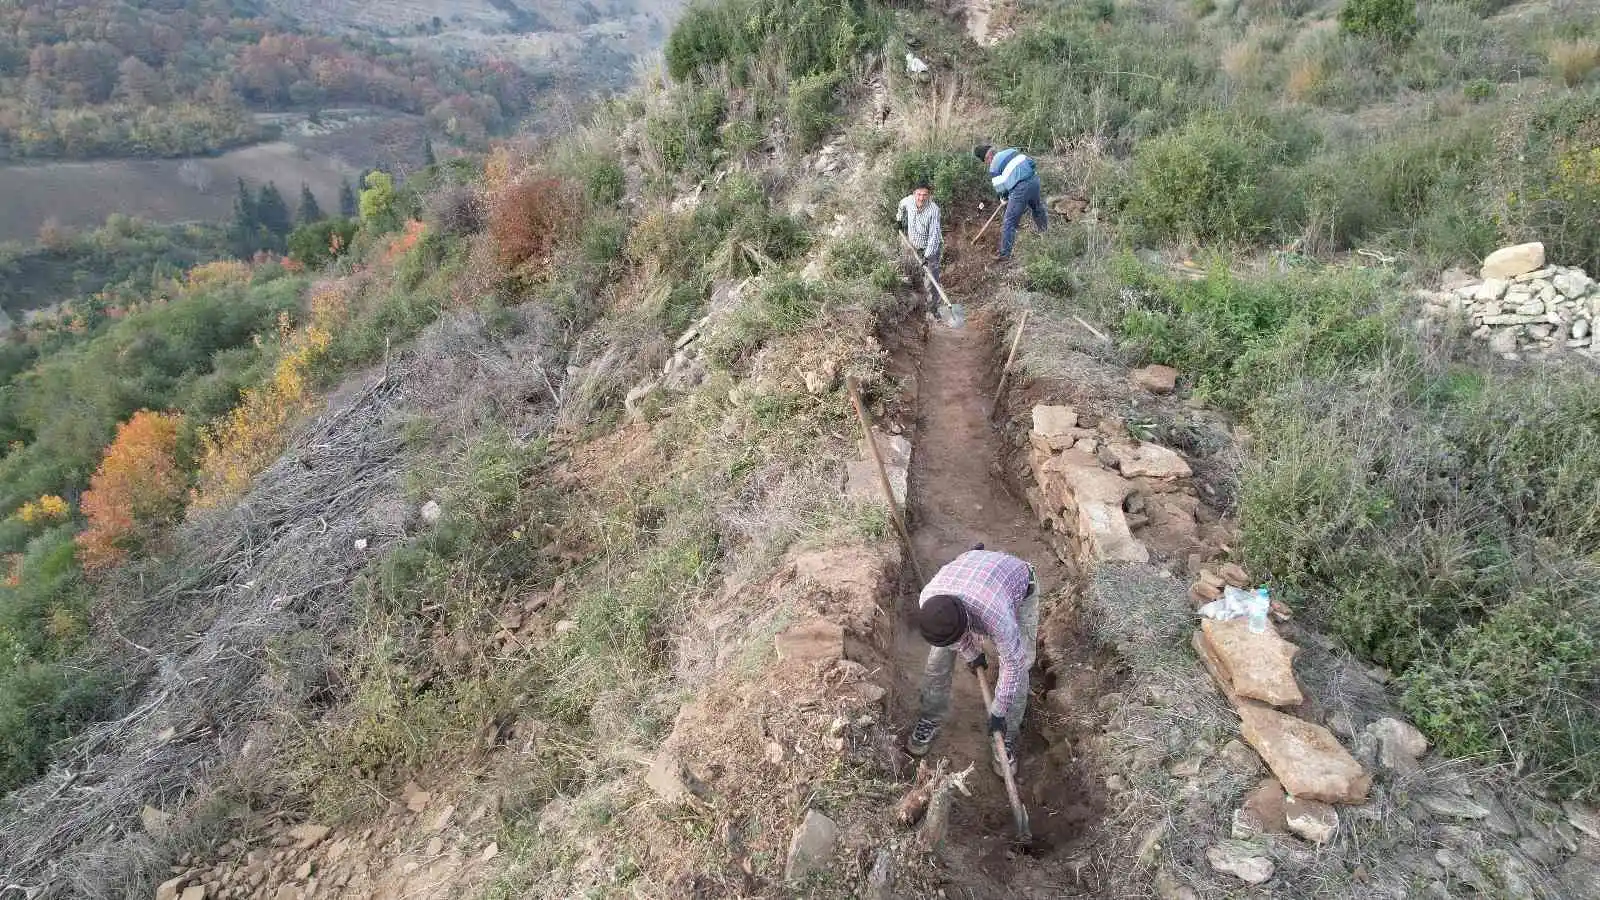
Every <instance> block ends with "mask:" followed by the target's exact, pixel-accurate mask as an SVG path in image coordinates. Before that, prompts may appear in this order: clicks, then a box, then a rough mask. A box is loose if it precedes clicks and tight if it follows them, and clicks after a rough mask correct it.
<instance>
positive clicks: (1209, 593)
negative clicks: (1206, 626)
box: [1189, 581, 1222, 606]
mask: <svg viewBox="0 0 1600 900" xmlns="http://www.w3.org/2000/svg"><path fill="white" fill-rule="evenodd" d="M1189 597H1190V599H1192V600H1194V602H1195V604H1196V605H1197V606H1204V605H1205V604H1207V603H1210V602H1211V601H1213V600H1217V599H1220V598H1221V597H1222V588H1219V587H1213V586H1212V585H1209V584H1206V583H1205V582H1203V581H1197V582H1195V583H1194V584H1191V585H1189Z"/></svg>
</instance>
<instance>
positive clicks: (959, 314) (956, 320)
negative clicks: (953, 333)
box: [895, 229, 967, 328]
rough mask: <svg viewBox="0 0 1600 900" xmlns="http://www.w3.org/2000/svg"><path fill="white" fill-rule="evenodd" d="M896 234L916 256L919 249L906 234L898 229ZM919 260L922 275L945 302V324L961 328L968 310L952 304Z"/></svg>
mask: <svg viewBox="0 0 1600 900" xmlns="http://www.w3.org/2000/svg"><path fill="white" fill-rule="evenodd" d="M895 233H896V234H898V235H900V242H901V243H902V244H905V245H906V249H907V250H910V251H911V255H912V256H916V254H917V248H916V247H913V246H911V239H910V238H908V237H906V233H905V232H904V231H900V230H898V229H896V231H895ZM918 260H919V261H918V263H917V264H918V265H919V266H921V267H922V274H924V275H926V276H928V283H929V284H931V285H933V289H934V290H935V291H937V292H938V294H939V299H940V300H941V301H943V305H944V315H943V316H942V318H943V319H944V323H945V324H946V325H949V326H950V327H951V328H960V327H961V326H962V325H964V324H965V323H966V321H967V313H966V309H965V308H963V307H961V306H959V305H957V304H954V303H951V302H950V297H949V296H948V295H946V294H945V292H944V285H942V284H940V283H939V279H937V278H935V277H933V272H931V271H929V269H928V266H927V264H926V263H923V262H921V261H920V257H919V258H918Z"/></svg>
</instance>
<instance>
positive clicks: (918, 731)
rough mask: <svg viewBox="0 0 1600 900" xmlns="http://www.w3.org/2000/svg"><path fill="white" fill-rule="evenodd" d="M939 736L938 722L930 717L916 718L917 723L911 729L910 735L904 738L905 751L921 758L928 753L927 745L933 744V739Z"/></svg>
mask: <svg viewBox="0 0 1600 900" xmlns="http://www.w3.org/2000/svg"><path fill="white" fill-rule="evenodd" d="M938 736H939V723H938V722H935V721H934V720H932V719H918V720H917V724H916V725H915V726H913V727H912V729H911V736H910V737H908V738H906V752H907V753H909V754H911V755H912V756H914V757H916V758H917V759H921V758H923V757H924V756H927V755H928V747H930V746H931V745H932V744H933V739H934V738H936V737H938Z"/></svg>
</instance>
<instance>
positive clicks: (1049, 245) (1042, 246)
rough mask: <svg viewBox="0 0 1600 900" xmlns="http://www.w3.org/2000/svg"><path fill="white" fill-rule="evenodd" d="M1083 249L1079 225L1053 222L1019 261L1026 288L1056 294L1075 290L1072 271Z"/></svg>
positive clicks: (1084, 244)
mask: <svg viewBox="0 0 1600 900" xmlns="http://www.w3.org/2000/svg"><path fill="white" fill-rule="evenodd" d="M1087 252H1088V247H1087V245H1086V240H1085V237H1084V233H1083V230H1082V229H1081V228H1075V227H1073V226H1072V225H1071V224H1070V223H1061V222H1058V223H1056V224H1055V225H1054V226H1053V227H1052V228H1051V229H1050V232H1049V234H1047V235H1045V236H1044V239H1043V240H1042V241H1041V242H1040V243H1039V245H1038V246H1037V247H1036V249H1035V250H1034V252H1032V253H1030V254H1028V256H1027V258H1026V259H1025V260H1024V261H1023V264H1022V266H1023V268H1022V271H1023V277H1024V278H1025V280H1026V283H1027V285H1028V289H1029V290H1033V291H1039V292H1041V293H1045V294H1052V295H1054V296H1056V297H1070V296H1072V295H1073V294H1074V293H1075V292H1076V291H1077V276H1076V275H1075V274H1074V271H1075V270H1076V269H1077V268H1078V267H1079V266H1080V265H1081V264H1082V262H1083V257H1084V254H1086V253H1087Z"/></svg>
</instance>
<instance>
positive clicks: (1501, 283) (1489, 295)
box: [1472, 278, 1511, 303]
mask: <svg viewBox="0 0 1600 900" xmlns="http://www.w3.org/2000/svg"><path fill="white" fill-rule="evenodd" d="M1510 286H1511V283H1510V282H1509V281H1506V280H1505V279H1504V278H1485V279H1484V280H1483V281H1481V282H1479V283H1478V286H1477V287H1476V288H1473V290H1472V299H1473V300H1476V301H1478V302H1479V303H1492V302H1493V301H1495V300H1499V299H1500V298H1501V297H1504V296H1505V295H1506V288H1508V287H1510Z"/></svg>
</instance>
